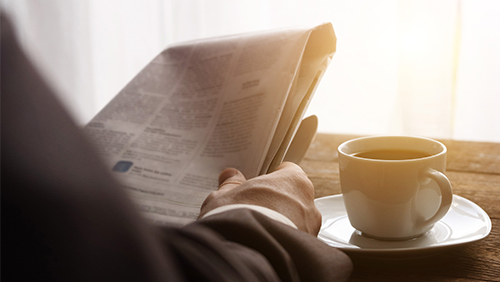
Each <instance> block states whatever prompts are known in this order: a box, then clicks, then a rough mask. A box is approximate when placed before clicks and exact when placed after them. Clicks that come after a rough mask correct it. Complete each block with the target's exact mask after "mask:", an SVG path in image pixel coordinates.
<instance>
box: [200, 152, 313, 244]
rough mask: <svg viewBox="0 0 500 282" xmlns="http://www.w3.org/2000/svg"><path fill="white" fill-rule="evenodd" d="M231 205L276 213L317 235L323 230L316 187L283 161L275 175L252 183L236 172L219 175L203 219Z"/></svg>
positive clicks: (204, 208) (293, 165) (231, 169)
mask: <svg viewBox="0 0 500 282" xmlns="http://www.w3.org/2000/svg"><path fill="white" fill-rule="evenodd" d="M230 204H250V205H257V206H262V207H266V208H269V209H272V210H275V211H277V212H279V213H281V214H283V215H285V216H286V217H288V218H289V219H290V220H291V221H292V222H293V223H295V225H297V227H298V228H299V229H300V230H302V231H305V232H307V233H309V234H312V235H314V236H316V235H317V234H318V232H319V228H320V227H321V214H320V212H319V211H318V209H317V208H316V206H315V205H314V186H313V184H312V182H311V181H310V180H309V178H307V175H306V174H305V173H304V171H303V170H302V169H301V168H300V167H299V166H298V165H296V164H294V163H289V162H284V163H282V164H281V165H280V166H279V167H278V168H277V169H276V170H275V171H274V172H272V173H270V174H267V175H262V176H259V177H255V178H252V179H249V180H247V179H246V178H245V176H244V175H243V174H242V173H241V172H240V171H239V170H237V169H234V168H228V169H225V170H224V171H222V172H221V174H220V175H219V189H218V190H217V191H214V192H212V193H211V194H210V195H209V196H208V197H207V198H206V199H205V202H203V204H202V206H201V212H200V216H203V215H204V214H206V213H207V212H209V211H211V210H213V209H215V208H218V207H221V206H225V205H230Z"/></svg>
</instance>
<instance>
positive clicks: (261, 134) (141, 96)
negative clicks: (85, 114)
mask: <svg viewBox="0 0 500 282" xmlns="http://www.w3.org/2000/svg"><path fill="white" fill-rule="evenodd" d="M335 44H336V38H335V34H334V32H333V28H332V26H331V24H329V23H327V24H322V25H319V26H315V27H312V28H295V29H281V30H273V31H268V32H259V33H248V34H241V35H233V36H225V37H218V38H211V39H204V40H198V41H191V42H186V43H180V44H176V45H173V46H171V47H169V48H167V49H166V50H164V51H163V52H162V53H161V54H159V55H158V56H157V57H156V58H155V59H154V60H153V61H152V62H151V63H149V64H148V65H147V66H146V67H145V68H144V69H143V70H142V71H141V72H140V73H139V74H138V75H137V76H136V77H135V78H133V79H132V81H131V82H130V83H128V85H126V87H125V88H124V89H123V90H122V91H120V93H118V95H117V96H116V97H115V98H113V100H112V101H111V102H110V103H109V104H108V105H107V106H106V107H104V109H103V110H102V111H100V112H99V113H98V114H97V115H96V116H95V117H94V118H93V119H92V120H91V122H90V123H89V124H88V125H87V126H86V127H85V131H86V133H87V134H88V135H89V136H90V138H91V140H92V141H93V142H94V144H95V145H96V146H97V147H98V149H99V150H100V152H101V153H102V155H103V156H104V158H105V159H106V160H107V162H108V163H109V168H110V170H111V171H112V172H113V175H114V176H115V177H116V178H117V179H118V180H119V181H120V182H121V184H122V186H123V187H124V189H126V190H127V191H128V192H129V194H130V196H131V197H132V198H133V199H134V200H135V202H136V203H137V204H138V206H139V209H140V210H141V211H143V212H144V214H145V215H146V216H147V217H148V218H150V219H151V220H153V221H154V222H156V223H158V224H167V223H168V224H178V225H184V224H187V223H189V222H191V221H194V220H195V219H196V218H197V216H198V213H199V209H200V206H201V204H202V203H203V201H204V200H205V198H206V197H207V196H208V194H210V192H212V191H214V190H216V189H217V187H218V176H219V173H220V172H221V171H222V170H223V169H225V168H227V167H234V168H237V169H239V170H240V171H242V172H243V174H244V175H245V176H246V177H247V178H251V177H255V176H257V175H260V174H264V173H266V172H268V171H270V170H272V169H274V168H275V167H276V166H277V165H279V163H281V161H282V159H283V157H284V155H285V153H286V151H287V149H288V146H289V144H290V143H291V141H292V139H293V136H294V135H295V132H296V130H297V127H298V125H299V124H300V120H301V119H302V116H303V114H304V112H305V110H306V108H307V105H308V103H309V101H310V99H311V97H312V94H313V93H314V90H315V89H316V86H317V84H318V82H319V80H320V79H321V77H322V75H323V73H324V72H325V70H326V67H327V66H328V64H329V62H330V60H331V58H332V56H333V54H334V52H335Z"/></svg>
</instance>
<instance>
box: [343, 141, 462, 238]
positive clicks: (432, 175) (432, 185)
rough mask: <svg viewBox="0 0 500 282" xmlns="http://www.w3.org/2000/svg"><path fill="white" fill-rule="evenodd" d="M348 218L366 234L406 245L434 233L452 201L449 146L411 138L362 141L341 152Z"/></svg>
mask: <svg viewBox="0 0 500 282" xmlns="http://www.w3.org/2000/svg"><path fill="white" fill-rule="evenodd" d="M338 154H339V172H340V185H341V189H342V195H343V199H344V204H345V208H346V211H347V216H348V218H349V221H350V223H351V225H352V226H353V227H354V228H356V229H357V230H358V231H360V232H361V234H362V235H364V236H367V237H371V238H375V239H382V240H406V239H412V238H416V237H418V236H420V235H422V234H425V233H426V232H427V231H429V230H430V229H431V228H432V227H433V226H434V224H435V223H436V222H437V221H439V220H440V219H441V218H443V217H444V216H445V215H446V213H447V212H448V210H449V208H450V206H451V202H452V199H453V192H452V187H451V183H450V181H449V180H448V178H447V177H446V175H445V174H444V173H445V169H446V147H445V146H444V145H443V144H442V143H440V142H438V141H435V140H432V139H428V138H422V137H412V136H373V137H362V138H357V139H353V140H349V141H347V142H344V143H342V144H341V145H340V146H339V147H338Z"/></svg>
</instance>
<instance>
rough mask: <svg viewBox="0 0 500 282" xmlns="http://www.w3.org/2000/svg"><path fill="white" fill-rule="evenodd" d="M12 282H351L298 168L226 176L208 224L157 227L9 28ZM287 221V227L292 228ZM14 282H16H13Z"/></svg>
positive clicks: (8, 263) (5, 133) (5, 237)
mask: <svg viewBox="0 0 500 282" xmlns="http://www.w3.org/2000/svg"><path fill="white" fill-rule="evenodd" d="M1 28H2V33H1V44H2V46H1V59H2V62H1V78H2V84H1V95H2V151H3V154H2V175H3V179H2V186H3V191H2V213H3V214H2V220H3V222H2V229H3V230H2V231H3V232H2V243H3V246H2V247H3V249H2V259H3V262H2V276H3V277H4V279H5V278H7V280H12V281H25V280H35V279H36V280H39V281H59V280H60V281H124V280H125V281H334V280H337V281H341V280H346V279H347V278H348V276H349V274H350V272H351V268H352V265H351V262H350V260H349V258H348V257H347V256H346V255H345V254H344V253H342V252H340V251H338V250H336V249H334V248H331V247H329V246H327V245H326V244H324V243H322V242H320V241H319V240H318V239H317V238H316V235H317V232H318V230H319V227H320V224H321V215H320V214H319V212H318V210H317V209H316V208H315V206H314V202H313V195H314V190H313V186H312V184H311V182H310V181H309V180H308V179H307V176H306V175H305V173H304V172H303V171H302V170H301V169H300V167H298V166H297V165H294V164H291V163H284V164H282V165H281V166H280V167H278V169H277V170H276V171H275V172H273V173H271V174H268V175H265V176H261V177H257V178H254V179H250V180H246V179H245V177H244V176H243V175H242V174H241V172H239V171H237V170H235V169H226V170H224V171H223V172H222V173H221V175H220V178H219V182H220V186H219V189H218V190H217V191H215V192H213V193H212V194H211V195H210V196H209V197H208V198H207V200H206V201H205V203H204V204H203V206H202V208H201V217H200V219H199V220H198V221H196V222H195V223H192V224H190V225H187V226H185V227H183V228H176V227H157V226H152V225H151V224H149V223H148V222H146V221H145V220H144V219H143V218H142V217H141V216H140V215H139V214H138V213H137V211H136V209H135V208H134V206H133V204H132V203H131V201H130V200H129V198H128V197H127V196H126V194H125V192H124V191H123V190H121V189H120V187H119V186H118V185H117V183H116V182H115V180H114V179H113V178H112V177H111V176H110V175H109V174H108V173H107V170H106V169H105V167H104V165H103V164H102V162H101V160H100V159H99V157H98V156H97V155H96V153H95V151H94V149H93V148H92V146H91V145H90V144H89V142H88V141H87V140H86V138H85V136H84V135H83V133H82V132H81V131H80V130H79V129H78V128H77V127H76V126H75V124H74V123H73V121H72V120H71V118H70V116H69V115H68V114H67V113H66V112H65V111H64V110H63V109H62V107H61V106H60V104H59V102H58V101H57V100H56V99H55V98H54V95H53V94H52V92H51V90H50V88H49V87H48V86H47V85H46V84H45V83H44V81H43V79H41V77H40V76H39V74H38V73H37V72H36V70H35V69H34V68H33V67H32V65H31V64H30V62H29V61H28V60H27V58H26V57H25V55H24V54H23V52H22V50H21V49H20V48H19V45H18V43H17V41H16V39H15V37H14V35H13V32H12V29H11V28H10V25H9V23H8V21H6V20H5V17H3V16H2V21H1ZM280 221H281V222H280ZM9 278H10V279H9Z"/></svg>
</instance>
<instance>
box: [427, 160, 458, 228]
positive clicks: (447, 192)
mask: <svg viewBox="0 0 500 282" xmlns="http://www.w3.org/2000/svg"><path fill="white" fill-rule="evenodd" d="M425 177H429V178H430V179H432V180H434V181H436V183H437V184H438V186H439V189H440V190H441V205H439V209H438V210H437V212H436V213H435V214H434V215H433V216H432V217H431V218H429V219H428V220H426V221H424V222H422V225H430V224H434V223H436V222H437V221H439V220H440V219H441V218H443V217H444V216H445V215H446V213H447V212H448V210H449V209H450V206H451V202H452V200H453V190H452V188H451V183H450V180H448V178H447V177H446V175H444V173H442V172H440V171H437V170H435V169H433V168H428V169H427V170H426V172H425Z"/></svg>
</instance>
